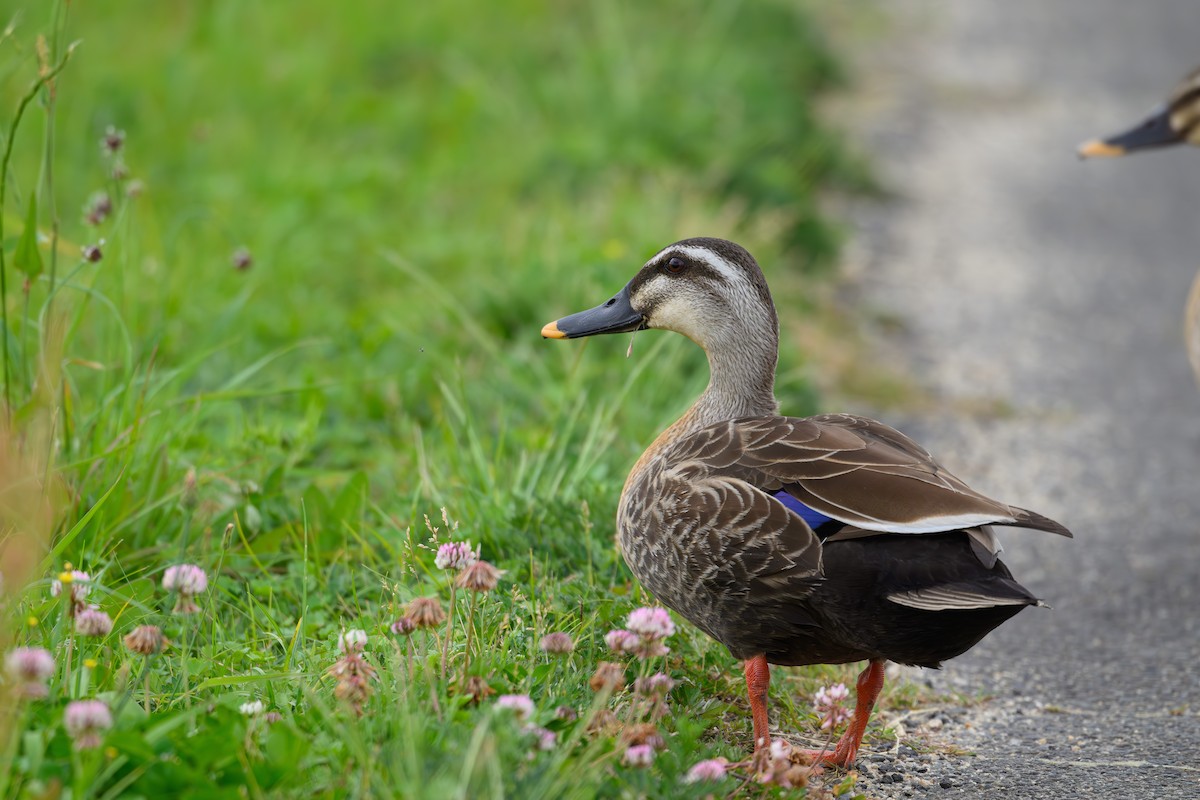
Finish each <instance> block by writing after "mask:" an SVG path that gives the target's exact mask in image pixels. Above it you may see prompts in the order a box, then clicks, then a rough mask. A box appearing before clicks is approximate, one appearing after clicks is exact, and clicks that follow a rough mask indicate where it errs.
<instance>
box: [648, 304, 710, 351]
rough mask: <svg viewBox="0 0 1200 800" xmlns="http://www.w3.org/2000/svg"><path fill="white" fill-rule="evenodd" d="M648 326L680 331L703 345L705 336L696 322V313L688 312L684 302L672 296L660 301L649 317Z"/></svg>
mask: <svg viewBox="0 0 1200 800" xmlns="http://www.w3.org/2000/svg"><path fill="white" fill-rule="evenodd" d="M650 327H652V328H660V329H662V330H666V331H675V332H676V333H682V334H683V335H684V336H686V337H688V338H689V339H691V340H692V341H693V342H695V343H696V344H698V345H701V346H703V345H704V341H705V339H706V338H707V337H706V336H705V334H704V329H703V327H701V326H698V325H697V324H696V314H695V312H694V311H692V312H690V313H689V310H688V308H687V307H686V304H685V303H682V302H680V301H679V300H677V299H675V298H672V299H671V300H667V301H665V302H663V303H660V304H659V306H658V308H656V309H654V314H653V316H651V317H650Z"/></svg>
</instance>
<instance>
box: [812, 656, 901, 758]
mask: <svg viewBox="0 0 1200 800" xmlns="http://www.w3.org/2000/svg"><path fill="white" fill-rule="evenodd" d="M883 665H884V662H883V661H871V662H870V663H868V664H867V668H866V669H864V670H863V671H862V674H861V675H859V676H858V692H857V698H856V702H855V705H854V717H853V718H852V719H851V720H850V727H849V728H847V729H846V732H845V733H843V734H842V738H841V739H839V740H838V743H837V749H835V750H834V751H833V752H832V753H831V752H829V751H828V750H808V751H805V752H806V753H807V754H808V755H809V756H811V757H812V758H813V759H814V760H816V761H817V762H819V763H822V764H831V765H833V766H837V767H848V766H850V765H851V764H853V763H854V757H855V756H856V755H858V746H859V745H860V744H862V738H863V734H864V733H866V732H867V720H869V719H870V718H871V710H872V709H873V708H875V701H876V700H877V699H878V698H879V693H880V691H882V690H883Z"/></svg>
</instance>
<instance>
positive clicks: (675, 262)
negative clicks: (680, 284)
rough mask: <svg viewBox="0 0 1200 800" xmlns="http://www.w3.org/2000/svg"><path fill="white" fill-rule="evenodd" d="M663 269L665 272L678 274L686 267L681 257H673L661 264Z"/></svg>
mask: <svg viewBox="0 0 1200 800" xmlns="http://www.w3.org/2000/svg"><path fill="white" fill-rule="evenodd" d="M663 269H665V270H666V271H667V272H670V273H671V274H672V275H678V274H679V273H681V272H683V271H684V270H685V269H687V262H686V261H684V260H683V259H682V258H675V257H673V258H671V260H670V261H668V262H667V263H666V264H665V265H664V266H663Z"/></svg>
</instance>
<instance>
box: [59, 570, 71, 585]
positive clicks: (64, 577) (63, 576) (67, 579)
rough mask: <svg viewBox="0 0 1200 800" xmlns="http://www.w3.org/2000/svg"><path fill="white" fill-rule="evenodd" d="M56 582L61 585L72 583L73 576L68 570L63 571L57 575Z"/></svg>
mask: <svg viewBox="0 0 1200 800" xmlns="http://www.w3.org/2000/svg"><path fill="white" fill-rule="evenodd" d="M58 580H59V581H60V582H62V583H71V582H72V581H74V580H75V576H74V575H73V574H71V571H70V570H65V571H63V572H60V573H58Z"/></svg>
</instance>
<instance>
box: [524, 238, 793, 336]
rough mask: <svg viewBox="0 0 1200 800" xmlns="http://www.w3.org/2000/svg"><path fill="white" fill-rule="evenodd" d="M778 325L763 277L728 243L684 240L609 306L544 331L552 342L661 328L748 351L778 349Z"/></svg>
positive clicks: (635, 278)
mask: <svg viewBox="0 0 1200 800" xmlns="http://www.w3.org/2000/svg"><path fill="white" fill-rule="evenodd" d="M778 327H779V323H778V320H777V317H776V315H775V305H774V303H773V302H772V301H771V292H770V290H769V289H768V288H767V281H766V279H765V278H764V277H763V274H762V270H761V269H759V266H758V263H757V262H756V261H755V260H754V257H753V256H751V255H750V253H748V252H746V250H745V249H744V248H742V247H740V246H739V245H736V244H734V243H733V242H727V241H725V240H724V239H708V238H697V239H684V240H683V241H680V242H676V243H675V244H672V245H670V246H668V247H665V248H663V249H662V250H660V251H659V252H658V253H656V254H655V255H654V257H653V258H651V259H650V260H649V261H647V262H646V264H645V265H644V266H643V267H642V268H641V270H639V271H638V273H637V274H636V275H634V276H633V280H631V281H629V283H627V284H626V285H625V288H623V289H621V291H619V292H617V294H616V295H615V296H614V297H612V298H611V299H610V300H608V301H606V302H604V303H602V304H601V305H598V306H596V307H595V308H591V309H588V310H587V311H580V312H579V313H577V314H571V315H570V316H567V317H563V318H562V319H560V320H556V321H555V322H551V323H549V324H548V325H546V326H545V327H544V328H542V336H544V337H546V338H547V339H577V338H580V337H583V336H594V335H596V334H601V333H623V332H628V331H639V330H646V329H648V328H658V329H662V330H669V331H675V332H676V333H682V334H683V335H684V336H686V337H688V338H689V339H691V340H692V341H694V342H695V343H696V344H698V345H700V346H701V347H703V348H704V349H705V350H706V351H709V353H710V355H711V354H712V352H713V351H714V350H718V349H723V348H727V347H738V346H739V345H744V344H745V337H751V338H755V339H759V340H767V341H768V342H769V343H770V346H771V347H772V348H775V347H778V341H779V340H778Z"/></svg>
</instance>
